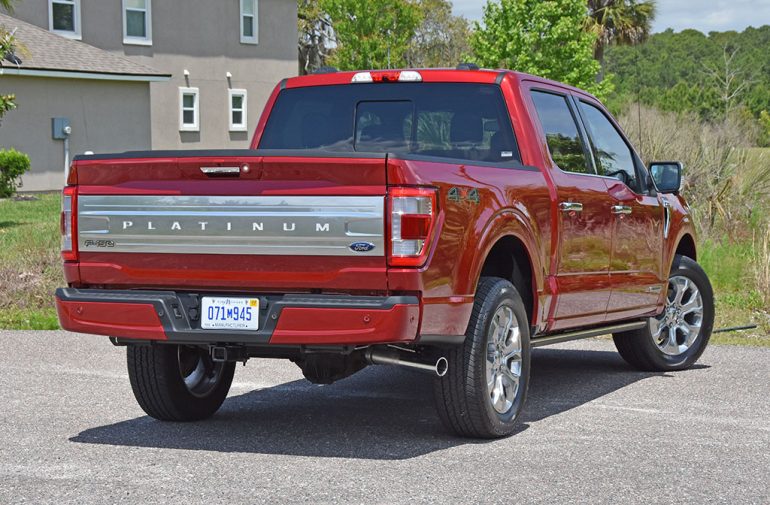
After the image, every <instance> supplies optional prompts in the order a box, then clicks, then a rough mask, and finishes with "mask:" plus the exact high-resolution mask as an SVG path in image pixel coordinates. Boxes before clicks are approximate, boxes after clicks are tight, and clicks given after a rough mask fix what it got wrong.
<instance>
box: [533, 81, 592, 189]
mask: <svg viewBox="0 0 770 505" xmlns="http://www.w3.org/2000/svg"><path fill="white" fill-rule="evenodd" d="M532 101H533V102H534V104H535V110H536V111H537V116H538V118H539V119H540V124H541V125H542V126H543V132H544V133H545V140H546V142H547V143H548V150H549V151H550V152H551V159H552V160H553V162H554V163H556V165H557V166H558V167H559V168H561V169H562V170H564V171H565V172H575V173H579V174H593V173H594V171H593V168H592V167H591V164H590V162H589V160H588V158H587V157H586V150H585V149H584V146H583V140H582V139H581V137H580V133H579V131H578V126H577V123H576V122H575V117H574V116H573V115H572V111H570V108H569V105H568V104H567V98H566V97H565V96H562V95H557V94H554V93H546V92H543V91H533V92H532Z"/></svg>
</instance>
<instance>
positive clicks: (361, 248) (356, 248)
mask: <svg viewBox="0 0 770 505" xmlns="http://www.w3.org/2000/svg"><path fill="white" fill-rule="evenodd" d="M348 247H350V250H351V251H353V252H369V251H371V250H372V249H374V244H372V243H371V242H353V243H352V244H350V246H348Z"/></svg>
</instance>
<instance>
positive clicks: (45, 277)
mask: <svg viewBox="0 0 770 505" xmlns="http://www.w3.org/2000/svg"><path fill="white" fill-rule="evenodd" d="M37 197H38V200H34V201H14V200H0V328H3V329H35V330H38V329H39V330H48V329H57V328H58V327H59V324H58V322H57V320H56V311H55V310H54V308H53V292H54V290H55V289H56V288H57V287H59V286H62V285H63V284H64V280H63V278H62V273H61V265H60V259H59V230H58V228H59V206H60V201H59V195H58V193H57V194H43V195H37ZM699 254H700V258H699V261H700V262H701V264H702V265H703V267H704V268H705V269H706V271H707V272H708V274H709V277H710V278H711V281H712V284H713V285H714V290H715V293H716V303H717V317H716V324H715V328H724V327H728V326H738V325H743V324H750V323H754V324H759V325H760V327H759V328H758V329H756V330H749V331H741V332H730V333H716V334H714V335H713V337H712V341H713V342H715V343H722V344H741V345H759V346H765V347H770V314H768V311H769V309H770V307H768V305H767V304H766V303H765V302H763V298H762V296H761V294H760V293H759V291H758V289H757V288H756V287H755V283H754V282H753V275H754V272H753V263H754V262H755V261H756V257H755V251H754V248H753V247H752V245H751V243H746V244H738V245H734V244H732V245H731V244H711V243H706V244H701V245H700V248H699Z"/></svg>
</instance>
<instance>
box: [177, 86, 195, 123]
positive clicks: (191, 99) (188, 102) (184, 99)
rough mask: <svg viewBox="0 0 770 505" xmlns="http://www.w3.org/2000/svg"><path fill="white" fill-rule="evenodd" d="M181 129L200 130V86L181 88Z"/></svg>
mask: <svg viewBox="0 0 770 505" xmlns="http://www.w3.org/2000/svg"><path fill="white" fill-rule="evenodd" d="M179 130H180V131H199V130H200V96H199V93H198V88H179Z"/></svg>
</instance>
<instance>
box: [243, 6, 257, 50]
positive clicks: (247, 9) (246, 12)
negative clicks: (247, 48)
mask: <svg viewBox="0 0 770 505" xmlns="http://www.w3.org/2000/svg"><path fill="white" fill-rule="evenodd" d="M258 24H259V16H258V15H257V0H241V44H256V43H257V31H258V30H257V29H258Z"/></svg>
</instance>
